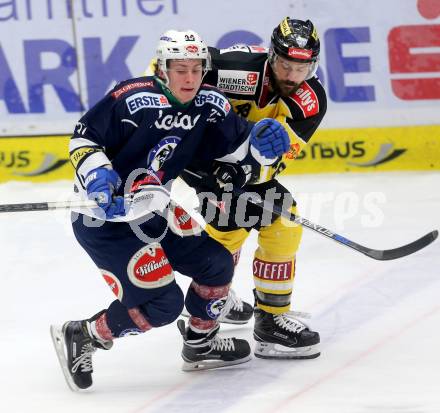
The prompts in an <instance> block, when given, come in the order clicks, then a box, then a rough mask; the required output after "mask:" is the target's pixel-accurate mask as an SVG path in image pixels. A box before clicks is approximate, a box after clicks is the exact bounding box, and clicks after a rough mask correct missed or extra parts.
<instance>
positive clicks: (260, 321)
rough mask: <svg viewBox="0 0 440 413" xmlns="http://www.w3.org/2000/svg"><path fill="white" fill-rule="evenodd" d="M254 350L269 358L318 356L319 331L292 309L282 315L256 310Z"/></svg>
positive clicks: (257, 353) (258, 354)
mask: <svg viewBox="0 0 440 413" xmlns="http://www.w3.org/2000/svg"><path fill="white" fill-rule="evenodd" d="M254 316H255V327H254V339H255V340H256V342H257V343H256V346H255V350H254V354H255V356H256V357H259V358H266V359H312V358H316V357H318V356H319V355H320V354H321V353H320V350H319V343H320V339H319V333H317V332H315V331H311V330H310V329H309V328H308V327H307V326H306V325H305V324H303V323H301V322H300V321H299V320H297V319H296V318H294V317H293V316H292V314H291V313H289V312H287V313H283V314H279V315H275V314H270V313H267V312H265V311H263V310H261V309H259V308H256V309H255V310H254Z"/></svg>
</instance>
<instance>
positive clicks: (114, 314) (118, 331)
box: [105, 300, 153, 337]
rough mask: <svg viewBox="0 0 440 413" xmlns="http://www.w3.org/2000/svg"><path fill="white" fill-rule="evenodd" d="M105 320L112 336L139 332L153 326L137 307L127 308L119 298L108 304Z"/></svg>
mask: <svg viewBox="0 0 440 413" xmlns="http://www.w3.org/2000/svg"><path fill="white" fill-rule="evenodd" d="M105 321H106V324H107V325H106V327H107V328H108V329H109V330H110V332H111V335H112V336H113V337H124V336H127V335H134V334H141V333H144V332H145V331H148V330H150V329H151V328H152V327H153V326H152V325H151V323H150V322H149V320H148V319H146V318H145V316H144V314H143V313H142V311H141V309H140V308H139V307H134V308H127V307H125V306H124V305H123V304H122V303H121V302H120V301H119V300H115V301H113V302H112V303H111V304H110V307H109V308H108V309H107V311H106V314H105Z"/></svg>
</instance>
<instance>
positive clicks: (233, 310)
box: [182, 289, 254, 324]
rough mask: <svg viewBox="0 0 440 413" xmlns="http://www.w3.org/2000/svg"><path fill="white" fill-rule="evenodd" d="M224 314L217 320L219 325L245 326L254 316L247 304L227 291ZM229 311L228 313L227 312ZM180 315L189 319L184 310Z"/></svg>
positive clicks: (230, 291) (252, 309)
mask: <svg viewBox="0 0 440 413" xmlns="http://www.w3.org/2000/svg"><path fill="white" fill-rule="evenodd" d="M225 308H226V312H225V314H223V311H222V314H221V315H220V317H219V318H218V319H217V321H219V322H220V323H226V324H246V323H247V322H248V321H249V320H250V319H251V318H252V316H253V315H254V307H253V306H251V305H250V304H249V303H247V302H245V301H243V300H242V299H241V298H240V297H238V296H237V295H236V294H235V292H234V291H233V290H232V289H231V290H229V294H228V299H227V300H226V302H225ZM227 309H229V311H227ZM182 315H183V316H184V317H189V313H188V312H187V311H186V309H184V310H183V312H182Z"/></svg>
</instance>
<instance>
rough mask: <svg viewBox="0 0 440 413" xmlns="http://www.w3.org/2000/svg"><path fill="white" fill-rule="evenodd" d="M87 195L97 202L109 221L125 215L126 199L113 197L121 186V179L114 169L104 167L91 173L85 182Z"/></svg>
mask: <svg viewBox="0 0 440 413" xmlns="http://www.w3.org/2000/svg"><path fill="white" fill-rule="evenodd" d="M85 184H86V189H87V195H88V197H89V198H90V199H93V200H94V201H96V203H97V204H98V206H99V207H100V208H102V209H103V210H104V212H105V216H106V218H108V219H112V218H115V217H116V216H120V215H124V213H125V210H124V198H123V197H122V196H113V194H114V193H115V191H117V189H118V188H119V187H120V186H121V178H119V175H118V174H117V173H116V171H114V170H113V169H107V168H104V167H100V168H96V169H93V170H92V171H90V172H89V173H88V175H87V177H86V180H85Z"/></svg>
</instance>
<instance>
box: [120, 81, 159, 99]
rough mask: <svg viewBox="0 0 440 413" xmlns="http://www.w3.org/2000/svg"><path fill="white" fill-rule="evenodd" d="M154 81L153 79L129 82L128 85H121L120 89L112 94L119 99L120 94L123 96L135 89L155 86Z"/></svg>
mask: <svg viewBox="0 0 440 413" xmlns="http://www.w3.org/2000/svg"><path fill="white" fill-rule="evenodd" d="M153 86H154V82H153V81H152V80H148V81H147V82H135V83H129V84H128V85H124V86H122V87H120V88H119V89H116V90H115V91H114V92H113V93H112V96H113V97H114V98H115V99H117V98H118V97H119V96H121V95H122V94H124V93H127V92H130V91H131V90H133V89H140V88H143V87H153Z"/></svg>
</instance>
